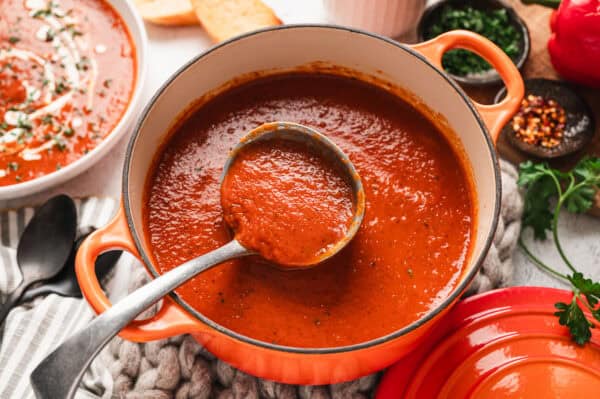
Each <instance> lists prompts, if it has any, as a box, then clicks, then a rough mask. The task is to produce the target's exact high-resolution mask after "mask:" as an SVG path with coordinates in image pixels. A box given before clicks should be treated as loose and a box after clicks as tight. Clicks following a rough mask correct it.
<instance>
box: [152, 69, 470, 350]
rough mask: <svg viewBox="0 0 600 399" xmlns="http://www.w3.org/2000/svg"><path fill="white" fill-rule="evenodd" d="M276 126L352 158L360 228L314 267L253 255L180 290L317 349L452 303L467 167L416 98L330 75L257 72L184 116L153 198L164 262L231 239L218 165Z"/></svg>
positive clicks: (265, 331)
mask: <svg viewBox="0 0 600 399" xmlns="http://www.w3.org/2000/svg"><path fill="white" fill-rule="evenodd" d="M272 121H289V122H296V123H301V124H304V125H307V126H310V127H313V128H315V129H317V130H319V131H321V132H322V133H323V134H325V135H327V136H328V137H329V138H330V139H331V140H332V141H333V142H335V143H336V144H337V145H338V146H339V147H340V148H341V149H342V151H344V152H345V153H346V154H347V155H348V156H349V158H350V159H351V160H352V162H353V164H354V166H355V168H356V170H357V171H358V173H359V174H360V176H361V179H362V183H363V186H364V189H365V195H366V208H365V216H364V219H363V222H362V224H361V227H360V229H359V231H358V232H357V234H356V236H355V237H354V239H353V240H352V241H351V242H350V243H349V244H348V246H346V247H345V248H344V249H343V250H342V251H341V252H340V253H339V254H337V255H336V256H334V257H333V258H331V259H329V260H327V261H326V262H324V263H322V264H320V265H318V266H316V267H314V268H309V269H302V270H294V271H286V270H278V269H275V268H271V267H266V266H265V265H264V264H262V263H261V262H260V260H258V259H255V258H252V257H248V258H242V259H238V260H235V261H232V262H228V263H226V264H223V265H220V266H218V267H216V268H213V269H211V270H209V271H207V272H205V273H202V274H200V275H198V276H197V277H195V278H194V279H192V280H191V281H189V282H188V283H186V284H184V285H183V286H181V287H180V288H178V289H177V290H176V292H177V294H178V295H179V296H180V297H181V298H182V299H183V300H184V301H186V302H187V303H188V304H189V305H190V306H192V307H193V308H194V309H196V310H198V311H199V312H201V313H202V314H204V315H205V316H206V317H208V318H210V319H211V320H213V321H215V322H216V323H218V324H220V325H222V326H224V327H226V328H229V329H231V330H233V331H236V332H237V333H240V334H243V335H246V336H248V337H251V338H255V339H259V340H262V341H266V342H270V343H276V344H280V345H288V346H296V347H305V348H306V347H336V346H343V345H350V344H357V343H360V342H365V341H368V340H371V339H375V338H378V337H381V336H383V335H386V334H389V333H392V332H394V331H396V330H398V329H400V328H402V327H405V326H407V325H408V324H410V323H413V322H415V321H416V320H418V319H419V318H421V317H422V316H423V315H425V314H426V313H427V312H428V311H429V310H431V309H432V308H434V307H436V306H437V305H438V304H439V303H440V302H442V301H444V300H445V299H446V298H447V296H448V295H449V294H450V293H451V291H452V290H453V289H454V288H455V286H456V285H457V283H458V281H459V279H460V277H461V275H462V273H463V271H464V269H465V268H466V265H467V262H468V260H469V255H470V246H471V241H472V238H473V236H474V234H475V231H474V228H475V227H474V222H475V209H476V204H475V203H474V192H473V188H472V184H471V182H470V177H469V176H470V174H469V173H468V172H467V169H466V167H465V163H464V162H463V160H462V159H461V157H460V156H459V155H458V152H457V151H456V150H455V149H454V147H453V145H452V144H450V141H449V140H448V139H447V138H446V136H445V133H444V132H442V131H440V129H439V128H438V127H437V124H435V123H433V122H432V121H431V119H430V117H429V116H426V115H425V114H424V113H423V112H421V111H419V110H418V109H417V108H416V107H415V106H414V105H413V104H411V103H409V102H407V101H405V100H403V99H402V98H400V97H399V96H396V95H394V94H392V93H391V92H389V91H386V90H383V89H381V88H379V87H377V86H375V85H372V84H369V83H365V82H362V81H360V80H357V79H350V78H347V77H341V76H335V75H329V74H317V73H289V74H282V75H277V76H270V77H264V78H259V79H256V80H254V81H251V82H248V83H244V84H241V85H239V86H237V87H234V88H231V89H229V90H227V91H225V92H223V93H221V94H219V95H217V96H216V97H214V98H213V99H211V100H209V101H208V102H205V103H204V104H202V105H201V106H199V108H198V109H196V110H195V111H194V112H191V113H190V114H189V115H188V116H186V117H185V118H184V120H182V121H181V122H180V123H179V124H177V125H176V127H175V128H174V131H173V132H172V136H171V138H170V139H169V141H168V142H167V143H166V144H165V145H164V147H163V149H162V150H161V151H162V152H161V153H160V154H159V155H158V156H157V159H156V161H155V166H154V168H153V171H152V172H151V174H150V175H149V177H148V182H147V189H146V193H145V200H144V203H145V204H146V205H145V209H144V224H145V229H146V237H148V245H149V246H150V248H151V256H152V258H153V259H152V261H153V263H154V264H155V266H156V268H157V270H159V272H161V273H165V272H167V271H168V270H170V269H172V268H174V267H176V266H178V265H180V264H181V263H183V262H185V261H187V260H189V259H191V258H194V257H196V256H199V255H202V254H204V253H206V252H208V251H210V250H213V249H215V248H217V247H219V246H221V245H223V244H225V243H227V242H228V241H229V240H231V238H232V237H231V233H230V231H229V229H228V227H227V225H226V223H225V222H224V220H223V211H222V208H221V202H220V192H219V178H220V174H221V172H222V169H223V166H224V164H225V161H226V159H227V156H228V153H229V151H230V150H231V148H233V147H234V146H235V145H236V144H237V142H238V141H239V140H240V138H241V137H243V136H244V135H245V134H247V133H248V132H249V131H250V130H252V129H254V128H256V127H257V126H259V125H261V124H263V123H266V122H272Z"/></svg>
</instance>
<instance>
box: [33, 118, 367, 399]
mask: <svg viewBox="0 0 600 399" xmlns="http://www.w3.org/2000/svg"><path fill="white" fill-rule="evenodd" d="M272 139H286V140H293V141H299V142H303V143H306V144H308V145H310V146H311V147H313V148H316V149H317V150H318V151H320V152H321V154H322V156H324V157H326V158H328V159H330V160H332V161H334V162H336V163H337V164H339V166H340V170H341V171H343V172H344V173H345V174H346V175H347V177H348V180H349V181H350V182H351V186H352V192H353V202H354V204H353V205H354V215H353V218H352V222H351V224H350V227H349V228H348V231H347V232H346V235H345V236H344V237H342V238H341V239H340V240H339V241H338V242H337V243H335V244H334V245H333V246H332V247H331V248H329V250H328V251H326V252H325V253H323V254H322V255H321V257H319V258H318V259H317V260H316V261H315V263H314V264H317V263H321V262H322V261H324V260H325V259H328V258H330V257H332V256H333V255H335V254H336V253H338V252H339V251H340V250H341V249H342V248H343V247H344V246H346V244H347V243H348V242H349V241H350V240H352V238H353V237H354V235H355V234H356V232H357V231H358V228H359V227H360V224H361V222H362V219H363V216H364V210H365V194H364V190H363V186H362V183H361V180H360V177H359V175H358V173H357V172H356V170H355V169H354V166H353V165H352V162H350V159H349V158H348V157H347V156H346V154H344V153H343V152H342V150H340V149H339V148H338V147H337V146H336V145H335V144H334V143H333V142H331V141H330V140H329V139H328V138H327V137H325V136H323V135H322V134H321V133H319V132H317V131H316V130H314V129H311V128H309V127H306V126H303V125H299V124H296V123H289V122H273V123H267V124H264V125H261V126H259V127H258V128H256V129H254V130H252V131H251V132H250V133H248V135H246V136H245V137H244V138H243V139H242V140H241V141H240V142H239V144H238V145H237V146H236V147H235V148H234V149H233V150H232V151H231V153H230V154H229V158H228V160H227V162H226V164H225V167H224V170H223V174H222V176H221V182H222V181H223V177H224V176H225V175H226V174H227V172H228V170H229V167H230V166H231V165H232V163H233V161H234V160H235V158H236V156H237V155H238V154H239V153H240V151H241V150H242V149H243V148H244V147H245V146H247V145H248V144H250V143H253V142H257V141H263V140H272ZM248 255H256V253H255V252H253V251H251V250H249V249H247V248H245V247H244V246H242V245H241V244H240V243H239V242H238V241H237V240H236V239H235V238H234V239H233V240H232V241H230V242H229V243H227V244H225V245H223V246H222V247H220V248H218V249H215V250H214V251H211V252H209V253H207V254H205V255H202V256H200V257H197V258H195V259H192V260H190V261H188V262H186V263H184V264H182V265H181V266H177V267H176V268H174V269H173V270H171V271H169V272H168V273H165V274H163V275H162V276H160V277H158V278H156V279H154V280H152V281H151V282H150V283H148V284H146V285H145V286H143V287H141V288H139V289H137V290H135V291H134V292H132V293H131V294H129V295H128V296H126V297H125V298H123V299H122V300H120V301H119V302H118V303H116V304H115V305H114V306H112V307H111V308H109V309H108V310H106V311H105V312H104V313H102V314H101V315H99V316H98V317H97V318H95V319H94V320H93V321H92V322H91V323H90V324H89V325H88V326H87V327H86V328H84V329H83V330H81V331H79V332H78V333H76V334H75V335H73V336H71V337H70V338H69V339H67V340H66V341H65V342H63V343H62V344H61V345H60V346H59V347H58V348H56V349H55V350H54V351H53V352H52V353H51V354H50V355H48V357H46V358H45V359H44V360H43V361H42V362H41V363H40V364H39V365H38V366H37V367H36V368H35V370H33V372H32V374H31V384H32V386H33V389H34V391H35V394H36V396H37V398H39V399H63V398H66V399H70V398H73V397H74V395H75V392H76V390H77V387H78V386H79V382H80V380H81V378H82V377H83V374H84V373H85V371H86V370H87V368H88V367H89V365H90V363H91V362H92V360H93V359H94V357H95V356H96V355H97V354H98V353H99V352H100V350H101V349H102V348H103V347H104V346H105V345H106V344H107V343H108V341H110V339H111V338H113V337H114V336H115V335H117V334H118V333H119V331H121V329H123V328H124V327H125V326H126V325H127V324H129V323H130V322H131V321H132V320H134V319H135V318H136V317H137V316H138V315H139V314H140V313H142V312H143V311H144V310H145V309H147V308H149V307H150V306H151V305H152V304H154V303H155V302H157V301H158V300H160V299H161V298H162V297H164V296H165V295H167V294H169V293H170V292H171V291H173V290H174V289H175V288H177V287H179V286H180V285H182V284H183V283H185V282H186V281H188V280H190V279H191V278H193V277H194V276H196V275H197V274H199V273H201V272H203V271H206V270H208V269H210V268H212V267H213V266H215V265H218V264H220V263H223V262H225V261H228V260H231V259H234V258H240V257H243V256H248Z"/></svg>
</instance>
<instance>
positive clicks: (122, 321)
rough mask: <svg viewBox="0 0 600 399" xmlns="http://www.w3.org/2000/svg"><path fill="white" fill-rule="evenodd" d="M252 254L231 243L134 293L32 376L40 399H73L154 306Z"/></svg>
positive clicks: (67, 343) (60, 350)
mask: <svg viewBox="0 0 600 399" xmlns="http://www.w3.org/2000/svg"><path fill="white" fill-rule="evenodd" d="M250 254H251V252H250V251H248V250H247V249H246V248H244V247H243V246H242V245H240V244H239V243H238V242H237V241H236V240H232V241H231V242H229V243H228V244H226V245H224V246H222V247H221V248H218V249H215V250H214V251H212V252H209V253H207V254H206V255H203V256H201V257H198V258H195V259H192V260H190V261H188V262H186V263H184V264H182V265H181V266H178V267H176V268H175V269H173V270H171V271H170V272H168V273H165V274H163V275H162V276H160V277H158V278H156V279H154V280H152V281H151V282H149V283H148V284H146V285H145V286H143V287H141V288H139V289H137V290H135V291H134V292H132V293H131V294H129V295H128V296H126V297H125V298H123V299H121V300H120V301H119V302H118V303H117V304H115V305H114V306H112V307H111V308H109V309H107V310H106V311H105V312H104V313H102V314H101V315H100V316H98V317H97V318H96V319H94V320H93V321H92V322H91V323H90V324H89V325H88V326H87V327H85V328H84V329H83V330H81V331H79V332H78V333H76V334H75V335H73V336H71V337H70V338H69V339H67V340H66V341H65V342H63V343H62V344H61V345H60V346H59V347H58V348H56V349H55V350H54V351H53V352H52V353H51V354H50V355H48V357H46V358H45V359H44V360H43V361H42V362H41V363H40V364H39V365H38V366H37V367H36V368H35V370H33V372H32V373H31V384H32V386H33V390H34V392H35V395H36V397H37V398H38V399H58V398H60V399H71V398H73V397H74V395H75V392H76V390H77V387H78V386H79V382H80V381H81V378H82V377H83V374H84V373H85V371H86V370H87V368H88V367H89V365H90V363H91V362H92V360H93V359H94V357H95V356H96V355H97V354H98V353H99V352H100V350H102V348H103V347H104V346H105V345H106V344H107V343H108V341H110V339H111V338H113V337H114V336H115V335H117V334H118V333H119V331H120V330H121V329H122V328H123V327H125V326H126V325H127V324H129V323H130V322H131V321H132V320H133V319H134V318H135V317H136V316H138V315H139V314H140V313H142V312H143V311H144V310H145V309H147V308H149V307H150V306H151V305H152V304H154V303H155V302H157V301H158V300H160V299H161V298H162V297H164V296H165V295H167V294H168V293H169V292H171V291H173V290H174V289H175V288H177V287H178V286H180V285H181V284H183V283H184V282H186V281H188V280H189V279H191V278H192V277H194V276H195V275H197V274H198V273H201V272H203V271H205V270H208V269H210V268H211V267H213V266H215V265H218V264H220V263H223V262H225V261H227V260H230V259H234V258H239V257H242V256H246V255H250Z"/></svg>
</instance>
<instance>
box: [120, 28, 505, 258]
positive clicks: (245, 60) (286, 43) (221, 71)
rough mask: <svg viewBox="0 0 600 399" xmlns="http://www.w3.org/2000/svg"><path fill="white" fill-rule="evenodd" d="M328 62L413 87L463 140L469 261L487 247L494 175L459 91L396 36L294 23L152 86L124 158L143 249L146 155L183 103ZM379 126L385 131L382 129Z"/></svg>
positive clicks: (220, 50) (235, 44)
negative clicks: (471, 223)
mask: <svg viewBox="0 0 600 399" xmlns="http://www.w3.org/2000/svg"><path fill="white" fill-rule="evenodd" d="M315 61H323V62H329V63H332V64H335V65H340V66H343V67H347V68H351V69H354V70H357V71H360V72H363V73H366V74H369V75H377V76H380V77H383V78H385V79H386V80H389V81H390V82H391V83H393V84H395V85H398V86H401V87H404V88H405V89H407V90H408V91H410V92H412V93H414V94H416V95H417V96H418V97H419V98H420V99H421V100H422V101H423V102H424V103H425V104H427V105H428V106H429V108H431V109H432V110H434V111H436V112H438V113H440V114H442V115H444V116H445V117H446V119H447V121H448V123H449V124H450V126H451V127H452V128H453V129H454V131H455V132H456V134H457V135H458V137H459V141H460V142H462V147H463V148H464V151H465V153H466V156H467V158H468V160H469V161H470V163H471V165H472V173H473V176H474V180H475V185H476V187H477V197H478V204H479V207H478V227H477V237H476V242H475V247H474V250H473V252H472V254H471V260H472V261H471V263H470V268H473V267H474V266H475V262H474V260H476V259H478V258H479V257H480V255H481V254H482V251H483V250H484V249H485V245H486V240H487V239H488V237H489V236H490V234H491V232H490V230H491V227H492V225H493V220H494V212H495V206H496V205H497V204H496V199H497V190H498V187H497V181H496V176H495V169H494V162H493V159H494V158H493V157H492V155H491V152H492V151H493V150H492V149H491V148H490V144H489V141H488V140H486V138H485V137H484V132H483V130H482V126H481V125H480V122H479V120H478V118H477V116H476V114H475V113H474V111H473V109H472V108H471V106H470V105H469V103H468V102H467V101H465V99H464V98H463V97H462V95H461V94H460V92H459V91H458V90H457V89H456V88H455V87H453V86H452V85H450V84H449V83H448V81H447V80H446V78H444V77H443V76H442V75H441V74H440V73H439V72H438V71H436V70H435V69H434V68H433V67H432V66H430V65H428V64H427V63H426V62H425V61H423V60H422V59H421V58H419V57H416V56H414V55H413V54H412V53H411V52H409V51H408V50H406V49H403V48H399V46H398V45H397V44H394V43H392V42H387V41H384V40H381V39H379V38H377V37H373V36H371V35H368V34H364V33H360V32H352V31H348V30H345V29H341V28H335V27H315V26H310V27H307V26H304V27H301V26H298V27H285V28H281V29H278V30H271V31H264V32H260V33H257V34H254V35H250V36H246V37H243V38H240V39H237V40H234V41H232V42H229V43H225V44H224V45H221V46H220V47H217V48H215V49H213V50H211V51H210V52H208V53H207V54H205V55H204V56H202V57H200V58H199V59H198V60H196V61H195V62H193V63H192V64H191V65H189V66H188V67H187V68H186V69H185V70H183V71H182V72H181V73H180V74H179V75H177V77H175V78H174V79H173V80H172V81H171V82H170V83H169V84H168V85H167V86H166V87H165V89H164V90H163V91H162V92H161V93H159V94H158V96H157V98H156V99H155V101H154V103H153V104H152V105H151V107H150V108H149V110H148V112H147V113H146V115H145V116H144V119H143V120H142V121H141V124H140V126H139V131H138V132H137V138H136V139H135V141H134V142H133V144H132V152H131V157H130V159H128V161H127V162H129V170H128V175H127V177H128V179H127V184H128V187H127V188H126V189H127V190H128V198H127V200H128V202H129V203H128V205H129V208H130V210H131V218H132V221H133V225H134V228H135V232H133V233H134V234H137V235H138V237H139V238H140V242H141V245H142V247H143V250H144V251H145V252H146V253H149V251H148V248H147V247H146V242H145V239H144V238H143V237H142V236H143V231H144V230H143V224H142V209H143V207H142V200H143V191H144V184H145V180H146V177H147V173H148V171H149V168H150V166H151V162H152V159H153V157H154V156H155V153H156V151H157V149H158V148H159V146H160V145H161V143H163V141H164V139H165V136H166V135H167V133H168V132H169V128H170V126H171V124H172V123H173V120H174V118H175V117H177V116H178V115H179V114H180V112H181V111H182V110H184V109H185V108H186V107H187V106H188V105H189V104H190V103H192V102H193V101H194V100H196V99H198V98H199V97H201V96H202V95H203V94H204V93H206V92H209V91H211V90H214V89H216V88H218V87H220V86H222V85H224V84H225V83H227V82H228V81H230V80H232V79H234V78H236V77H238V76H240V75H243V74H247V73H250V72H255V71H265V70H272V69H290V68H293V67H297V66H301V65H305V64H308V63H313V62H315ZM382 134H385V133H382Z"/></svg>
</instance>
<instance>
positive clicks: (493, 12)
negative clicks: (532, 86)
mask: <svg viewBox="0 0 600 399" xmlns="http://www.w3.org/2000/svg"><path fill="white" fill-rule="evenodd" d="M455 29H465V30H470V31H473V32H475V33H478V34H480V35H482V36H485V37H487V38H488V39H490V40H491V41H492V42H494V43H495V44H496V45H498V47H500V48H501V49H502V50H503V51H504V52H505V53H506V54H507V55H508V56H509V57H510V58H511V59H512V60H513V62H514V63H515V65H516V66H517V68H519V69H521V68H522V67H523V64H525V61H526V60H527V57H528V56H529V51H530V38H529V30H528V29H527V26H526V25H525V22H523V20H522V19H521V18H519V16H518V15H517V13H516V12H515V10H513V8H512V7H510V6H508V5H506V4H505V3H504V2H502V1H500V0H444V1H440V2H437V3H435V4H433V5H432V6H431V7H429V8H428V9H427V10H426V11H425V13H424V14H423V18H421V21H420V22H419V26H418V28H417V32H418V35H419V39H420V40H422V41H424V40H429V39H433V38H434V37H436V36H438V35H440V34H442V33H444V32H448V31H450V30H455ZM442 66H443V67H444V70H445V71H446V72H447V73H448V74H450V75H451V76H452V78H454V80H456V81H458V82H460V83H463V84H467V85H492V84H498V83H501V81H502V79H501V78H500V76H499V75H498V73H497V72H496V71H495V70H494V69H493V68H492V66H491V65H490V64H488V63H487V62H486V61H485V60H484V59H483V58H481V57H479V56H478V55H476V54H474V53H472V52H470V51H467V50H462V49H455V50H450V51H448V52H447V53H446V54H444V57H443V58H442Z"/></svg>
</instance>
